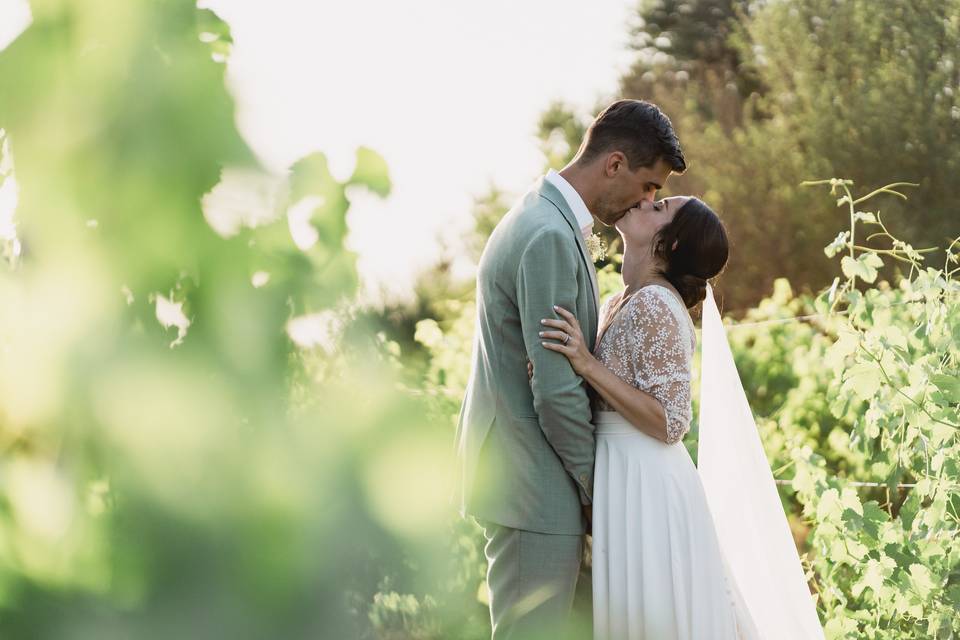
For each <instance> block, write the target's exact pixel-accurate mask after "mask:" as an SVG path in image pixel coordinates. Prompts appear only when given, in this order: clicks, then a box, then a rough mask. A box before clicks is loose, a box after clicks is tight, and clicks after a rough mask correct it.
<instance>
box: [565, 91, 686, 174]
mask: <svg viewBox="0 0 960 640" xmlns="http://www.w3.org/2000/svg"><path fill="white" fill-rule="evenodd" d="M612 151H620V152H622V153H623V154H624V155H625V156H627V163H628V164H629V165H630V169H631V170H634V171H635V170H637V169H639V168H640V167H652V166H653V165H654V164H656V162H657V160H660V159H662V160H663V161H664V162H665V163H666V164H667V166H669V167H670V168H671V169H672V170H673V172H674V173H683V172H684V171H686V170H687V162H686V160H685V159H684V157H683V150H682V149H680V141H679V140H678V139H677V134H676V133H674V131H673V123H671V122H670V118H668V117H667V115H666V114H665V113H664V112H663V111H661V110H660V108H659V107H658V106H657V105H655V104H653V103H651V102H647V101H645V100H617V101H616V102H614V103H613V104H611V105H610V106H609V107H607V108H606V109H604V110H603V111H601V112H600V115H598V116H597V117H596V119H594V121H593V122H592V123H591V124H590V127H589V128H588V129H587V134H586V137H585V138H584V140H583V151H582V152H581V157H582V158H583V160H585V161H588V162H589V161H590V160H593V159H594V158H596V157H597V156H599V155H600V154H601V153H609V152H612Z"/></svg>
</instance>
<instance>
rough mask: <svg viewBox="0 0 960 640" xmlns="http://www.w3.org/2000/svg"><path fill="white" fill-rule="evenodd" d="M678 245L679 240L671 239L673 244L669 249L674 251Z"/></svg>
mask: <svg viewBox="0 0 960 640" xmlns="http://www.w3.org/2000/svg"><path fill="white" fill-rule="evenodd" d="M679 245H680V241H679V240H674V241H673V246H672V247H670V251H676V250H677V247H678V246H679Z"/></svg>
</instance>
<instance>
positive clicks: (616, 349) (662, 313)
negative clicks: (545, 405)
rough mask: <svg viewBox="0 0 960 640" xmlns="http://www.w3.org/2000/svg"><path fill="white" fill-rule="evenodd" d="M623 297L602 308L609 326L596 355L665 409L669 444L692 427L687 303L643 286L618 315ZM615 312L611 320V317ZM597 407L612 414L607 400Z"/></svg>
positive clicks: (664, 290) (602, 322)
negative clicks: (684, 303) (685, 304)
mask: <svg viewBox="0 0 960 640" xmlns="http://www.w3.org/2000/svg"><path fill="white" fill-rule="evenodd" d="M622 295H623V294H622V293H619V294H616V295H614V296H612V297H611V298H610V299H609V300H607V301H606V302H605V303H604V304H603V306H602V307H601V309H600V326H601V327H604V326H608V325H609V326H608V328H607V329H606V331H604V333H603V335H602V336H601V339H600V342H599V344H598V345H597V347H596V351H595V355H596V357H597V359H598V360H600V362H602V363H603V364H604V365H605V366H606V367H607V368H608V369H610V370H611V371H613V372H614V373H615V374H617V377H619V378H620V379H621V380H624V381H625V382H628V383H629V384H631V385H632V386H634V387H635V388H637V389H641V390H643V391H646V392H647V393H649V394H651V395H652V396H653V397H655V398H656V399H657V400H658V401H659V402H660V404H661V405H662V406H663V411H664V413H665V414H666V416H667V442H669V443H674V442H677V441H679V440H680V439H681V438H682V437H683V435H684V434H685V433H686V432H687V431H688V430H689V429H690V420H691V418H692V409H691V406H690V368H691V363H692V360H693V351H694V348H695V347H696V341H697V338H696V334H695V333H694V328H693V322H692V321H691V320H690V314H689V313H688V312H687V310H686V308H685V307H684V305H683V303H682V302H680V300H679V299H678V298H677V297H676V296H675V295H674V294H673V293H672V292H671V291H670V290H669V289H667V288H666V287H663V286H661V285H657V284H652V285H647V286H646V287H643V288H642V289H640V290H639V291H637V293H635V294H634V295H633V296H632V297H631V298H629V299H628V300H627V301H626V302H625V303H624V304H623V306H622V307H621V308H620V309H619V311H616V308H617V305H618V303H619V301H620V298H621V296H622ZM611 311H613V312H614V313H616V315H615V317H614V318H613V319H612V320H611V319H610V318H609V317H608V315H609V314H610V313H611ZM596 409H597V410H600V411H613V410H614V409H613V408H612V407H610V406H609V405H608V404H607V403H606V402H605V401H604V400H603V398H598V399H597V400H596Z"/></svg>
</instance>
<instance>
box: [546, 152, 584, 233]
mask: <svg viewBox="0 0 960 640" xmlns="http://www.w3.org/2000/svg"><path fill="white" fill-rule="evenodd" d="M546 180H547V182H549V183H550V184H552V185H553V186H555V187H556V188H557V190H558V191H560V195H562V196H563V199H564V200H566V201H567V206H569V207H570V210H571V211H573V217H574V218H576V219H577V224H578V225H579V226H580V231H581V232H582V233H583V237H584V238H587V237H589V236H590V234H592V233H593V215H592V214H591V213H590V210H589V209H587V205H586V204H585V203H584V202H583V198H581V197H580V194H579V193H577V190H576V189H574V188H573V185H572V184H570V183H569V182H567V179H566V178H564V177H563V176H562V175H560V174H559V173H557V172H556V171H554V170H553V169H550V171H548V172H547V176H546Z"/></svg>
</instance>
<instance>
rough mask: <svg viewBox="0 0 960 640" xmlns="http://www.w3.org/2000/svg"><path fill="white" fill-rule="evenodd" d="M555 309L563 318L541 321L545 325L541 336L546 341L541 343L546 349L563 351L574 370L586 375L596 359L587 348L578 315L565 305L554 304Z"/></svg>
mask: <svg viewBox="0 0 960 640" xmlns="http://www.w3.org/2000/svg"><path fill="white" fill-rule="evenodd" d="M553 310H554V311H556V312H557V314H559V315H560V318H561V319H560V320H554V319H552V318H544V319H543V320H541V321H540V323H541V324H542V325H543V326H544V330H543V331H541V332H540V337H541V338H543V339H544V341H543V342H541V343H540V344H542V345H543V347H544V348H545V349H549V350H550V351H557V352H559V353H562V354H563V355H564V356H566V358H567V360H569V361H570V366H572V367H573V370H574V371H576V372H577V373H578V374H580V375H584V374H585V373H586V372H587V370H588V369H589V367H590V366H591V365H592V364H593V363H594V362H596V359H595V358H594V357H593V354H592V353H590V350H589V349H588V348H587V344H586V341H585V340H584V339H583V332H582V331H581V330H580V323H579V322H577V318H576V316H574V315H573V314H572V313H570V312H569V311H567V310H566V309H564V308H563V307H557V306H554V307H553Z"/></svg>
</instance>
